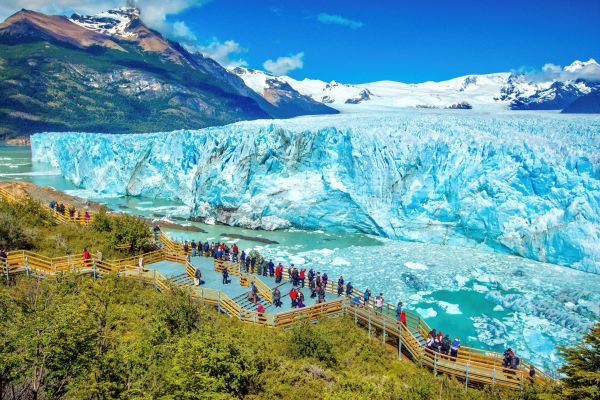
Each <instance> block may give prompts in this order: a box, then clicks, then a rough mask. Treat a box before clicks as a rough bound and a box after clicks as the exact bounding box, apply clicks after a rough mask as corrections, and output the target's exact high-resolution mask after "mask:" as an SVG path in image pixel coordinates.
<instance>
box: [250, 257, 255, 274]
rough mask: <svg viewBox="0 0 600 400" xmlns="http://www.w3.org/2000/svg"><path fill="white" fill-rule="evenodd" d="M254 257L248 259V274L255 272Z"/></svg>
mask: <svg viewBox="0 0 600 400" xmlns="http://www.w3.org/2000/svg"><path fill="white" fill-rule="evenodd" d="M255 268H256V257H252V258H251V259H250V272H251V273H254V272H255V271H256V269H255Z"/></svg>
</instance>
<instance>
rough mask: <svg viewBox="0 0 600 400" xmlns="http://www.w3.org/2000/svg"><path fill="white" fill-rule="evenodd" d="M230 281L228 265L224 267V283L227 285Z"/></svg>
mask: <svg viewBox="0 0 600 400" xmlns="http://www.w3.org/2000/svg"><path fill="white" fill-rule="evenodd" d="M229 282H230V281H229V272H228V271H227V267H223V285H227V284H228V283H229Z"/></svg>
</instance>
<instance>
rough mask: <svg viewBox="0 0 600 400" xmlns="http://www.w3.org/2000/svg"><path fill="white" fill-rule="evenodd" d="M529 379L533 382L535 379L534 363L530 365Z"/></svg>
mask: <svg viewBox="0 0 600 400" xmlns="http://www.w3.org/2000/svg"><path fill="white" fill-rule="evenodd" d="M529 381H531V383H533V382H534V381H535V367H534V366H533V364H531V365H529Z"/></svg>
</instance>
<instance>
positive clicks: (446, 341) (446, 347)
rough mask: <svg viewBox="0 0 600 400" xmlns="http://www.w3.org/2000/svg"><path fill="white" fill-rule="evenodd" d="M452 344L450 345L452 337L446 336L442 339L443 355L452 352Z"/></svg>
mask: <svg viewBox="0 0 600 400" xmlns="http://www.w3.org/2000/svg"><path fill="white" fill-rule="evenodd" d="M451 346H452V344H451V343H450V335H448V334H446V336H444V338H443V339H442V354H445V355H448V353H449V352H450V347H451Z"/></svg>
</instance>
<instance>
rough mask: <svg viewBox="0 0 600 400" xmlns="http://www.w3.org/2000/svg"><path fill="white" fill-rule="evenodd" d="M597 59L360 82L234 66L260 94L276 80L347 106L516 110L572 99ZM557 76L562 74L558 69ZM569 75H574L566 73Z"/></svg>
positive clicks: (584, 87)
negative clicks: (533, 72)
mask: <svg viewBox="0 0 600 400" xmlns="http://www.w3.org/2000/svg"><path fill="white" fill-rule="evenodd" d="M594 68H598V69H599V70H600V65H599V64H598V63H597V62H596V61H595V60H594V59H590V60H589V61H575V62H573V63H572V64H571V65H569V66H566V67H565V68H564V69H563V70H562V71H563V72H564V73H565V74H564V75H565V77H564V78H565V79H564V81H563V80H556V79H554V80H553V79H546V80H540V79H534V78H533V77H530V76H528V75H527V74H517V73H510V72H501V73H495V74H485V75H467V76H462V77H458V78H454V79H450V80H447V81H441V82H423V83H416V84H411V83H402V82H394V81H379V82H372V83H364V84H345V83H340V82H337V81H331V82H325V81H321V80H317V79H303V80H296V79H294V78H291V77H289V76H277V77H274V76H272V75H270V74H268V73H266V72H262V71H258V70H252V73H251V74H249V73H247V71H248V70H247V69H245V68H236V69H235V70H232V72H234V73H236V74H237V75H238V76H240V77H241V78H242V79H243V80H244V82H245V83H246V85H247V86H249V87H250V88H252V89H253V90H254V91H255V92H257V93H258V94H261V95H262V94H263V93H264V92H265V90H266V89H268V82H272V81H273V80H277V81H279V82H285V83H287V84H289V86H290V87H291V88H292V89H293V90H295V91H297V92H299V93H300V94H303V95H305V96H308V97H310V98H312V99H313V100H315V101H318V102H320V103H324V104H327V105H330V106H331V107H334V108H336V109H338V110H341V111H344V112H349V111H354V110H359V111H362V110H365V109H370V108H377V109H380V108H401V107H419V108H457V107H456V105H458V104H464V103H467V104H469V105H471V106H473V107H474V108H490V107H493V108H501V109H514V110H521V109H527V110H562V109H563V108H565V107H566V106H568V105H569V104H570V103H572V102H573V101H575V100H576V99H578V98H580V97H582V96H585V95H587V94H589V93H591V92H593V91H595V90H597V89H598V88H599V87H600V85H598V83H597V82H594V81H591V80H584V79H579V78H576V76H577V73H579V72H581V71H582V70H591V69H594ZM558 76H559V78H560V74H558ZM570 77H573V79H569V78H570Z"/></svg>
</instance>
